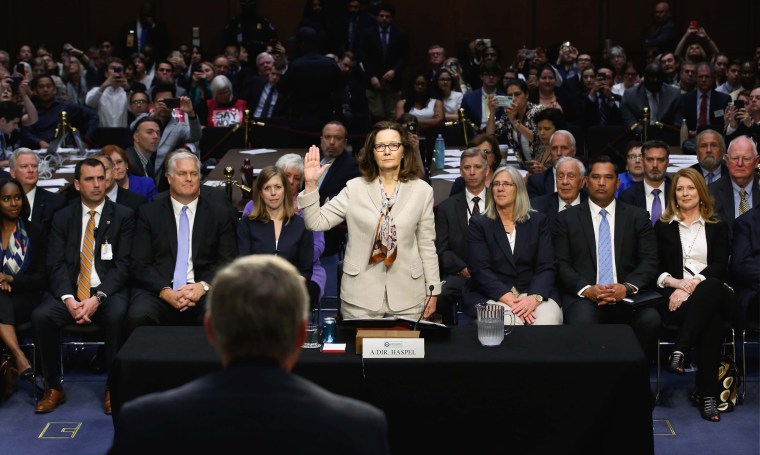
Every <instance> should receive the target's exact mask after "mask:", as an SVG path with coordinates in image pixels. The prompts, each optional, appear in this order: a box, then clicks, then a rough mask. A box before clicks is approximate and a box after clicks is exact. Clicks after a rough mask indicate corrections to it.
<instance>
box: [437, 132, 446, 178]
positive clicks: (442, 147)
mask: <svg viewBox="0 0 760 455" xmlns="http://www.w3.org/2000/svg"><path fill="white" fill-rule="evenodd" d="M445 161H446V143H445V142H444V141H443V135H441V134H439V135H438V137H437V138H435V168H436V169H438V170H439V171H440V170H442V169H443V165H444V162H445Z"/></svg>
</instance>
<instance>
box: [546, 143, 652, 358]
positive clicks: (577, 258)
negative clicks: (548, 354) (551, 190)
mask: <svg viewBox="0 0 760 455" xmlns="http://www.w3.org/2000/svg"><path fill="white" fill-rule="evenodd" d="M618 182H619V180H618V177H617V170H616V169H615V164H614V163H613V162H612V160H611V159H610V157H608V156H606V155H600V156H598V157H596V158H595V159H594V160H593V161H592V163H591V166H590V168H589V172H588V176H587V185H588V198H589V200H588V201H587V202H584V203H582V204H580V205H577V206H574V207H571V208H569V209H567V210H564V211H562V212H560V214H559V215H558V216H557V223H556V226H555V232H554V235H553V237H554V250H555V253H556V256H557V272H558V277H559V279H558V285H559V288H560V292H561V293H562V311H563V314H564V321H565V323H566V324H599V323H603V324H604V323H612V324H629V325H630V326H631V327H632V328H633V331H634V333H635V334H636V337H637V338H638V340H639V344H640V345H641V347H642V349H643V350H644V352H646V353H648V354H652V353H653V351H654V348H655V345H656V342H657V334H658V332H659V329H660V326H661V325H662V320H661V319H660V315H659V313H658V312H657V309H656V308H652V307H650V308H644V309H641V310H638V311H631V310H630V309H629V308H627V307H626V305H623V304H621V301H622V300H623V299H624V298H626V297H632V296H634V295H635V294H637V293H639V292H640V291H641V290H643V289H646V288H651V287H653V286H654V281H655V278H656V275H657V267H658V258H657V239H656V238H655V235H654V230H653V229H652V224H651V222H650V221H649V216H647V213H646V211H645V210H643V209H640V208H638V207H634V206H631V205H628V204H625V203H623V202H617V201H615V190H616V189H617V186H618Z"/></svg>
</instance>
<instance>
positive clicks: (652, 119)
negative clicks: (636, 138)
mask: <svg viewBox="0 0 760 455" xmlns="http://www.w3.org/2000/svg"><path fill="white" fill-rule="evenodd" d="M663 81H664V75H663V74H662V71H661V70H660V65H658V64H657V63H650V64H649V65H647V66H646V68H645V69H644V81H643V82H642V83H641V84H638V85H636V86H635V87H631V88H629V89H627V90H626V91H625V92H624V93H623V102H622V103H621V104H620V114H621V115H622V116H623V123H624V124H625V126H628V127H630V126H632V125H633V124H634V123H636V122H638V121H639V120H640V119H641V118H642V113H643V111H644V108H645V107H648V108H649V124H650V125H654V124H655V123H656V122H660V123H663V124H665V125H670V126H673V127H675V128H680V127H681V122H682V121H683V103H682V101H681V91H680V90H679V89H677V88H675V87H672V86H670V85H668V84H666V83H665V82H663ZM638 130H641V125H639V126H638Z"/></svg>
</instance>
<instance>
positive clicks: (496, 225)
mask: <svg viewBox="0 0 760 455" xmlns="http://www.w3.org/2000/svg"><path fill="white" fill-rule="evenodd" d="M491 223H492V225H493V242H494V243H496V244H497V245H498V246H499V248H500V249H501V251H502V252H503V253H504V256H505V257H506V258H507V259H508V260H509V263H510V264H511V265H512V267H515V257H514V254H513V253H512V247H510V246H509V239H508V238H507V233H506V232H505V231H504V226H502V224H501V219H500V218H498V215H497V218H496V219H495V220H491ZM515 229H517V224H516V223H515Z"/></svg>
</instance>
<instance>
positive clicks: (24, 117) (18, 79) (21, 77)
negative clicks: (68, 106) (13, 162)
mask: <svg viewBox="0 0 760 455" xmlns="http://www.w3.org/2000/svg"><path fill="white" fill-rule="evenodd" d="M27 66H28V65H25V64H19V65H17V66H16V69H21V70H23V71H24V73H23V74H19V73H18V71H16V72H14V73H13V74H11V75H8V74H5V73H4V75H0V105H2V106H3V107H2V108H0V167H2V168H5V167H6V166H7V165H8V156H9V155H10V153H11V152H13V149H14V148H15V147H14V145H15V144H13V142H11V134H13V132H14V131H16V130H18V129H19V127H21V126H29V125H32V124H34V123H35V122H37V109H36V108H35V107H34V104H33V103H32V100H31V98H30V95H31V93H32V92H31V90H30V89H29V79H31V71H29V70H28V69H27Z"/></svg>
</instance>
